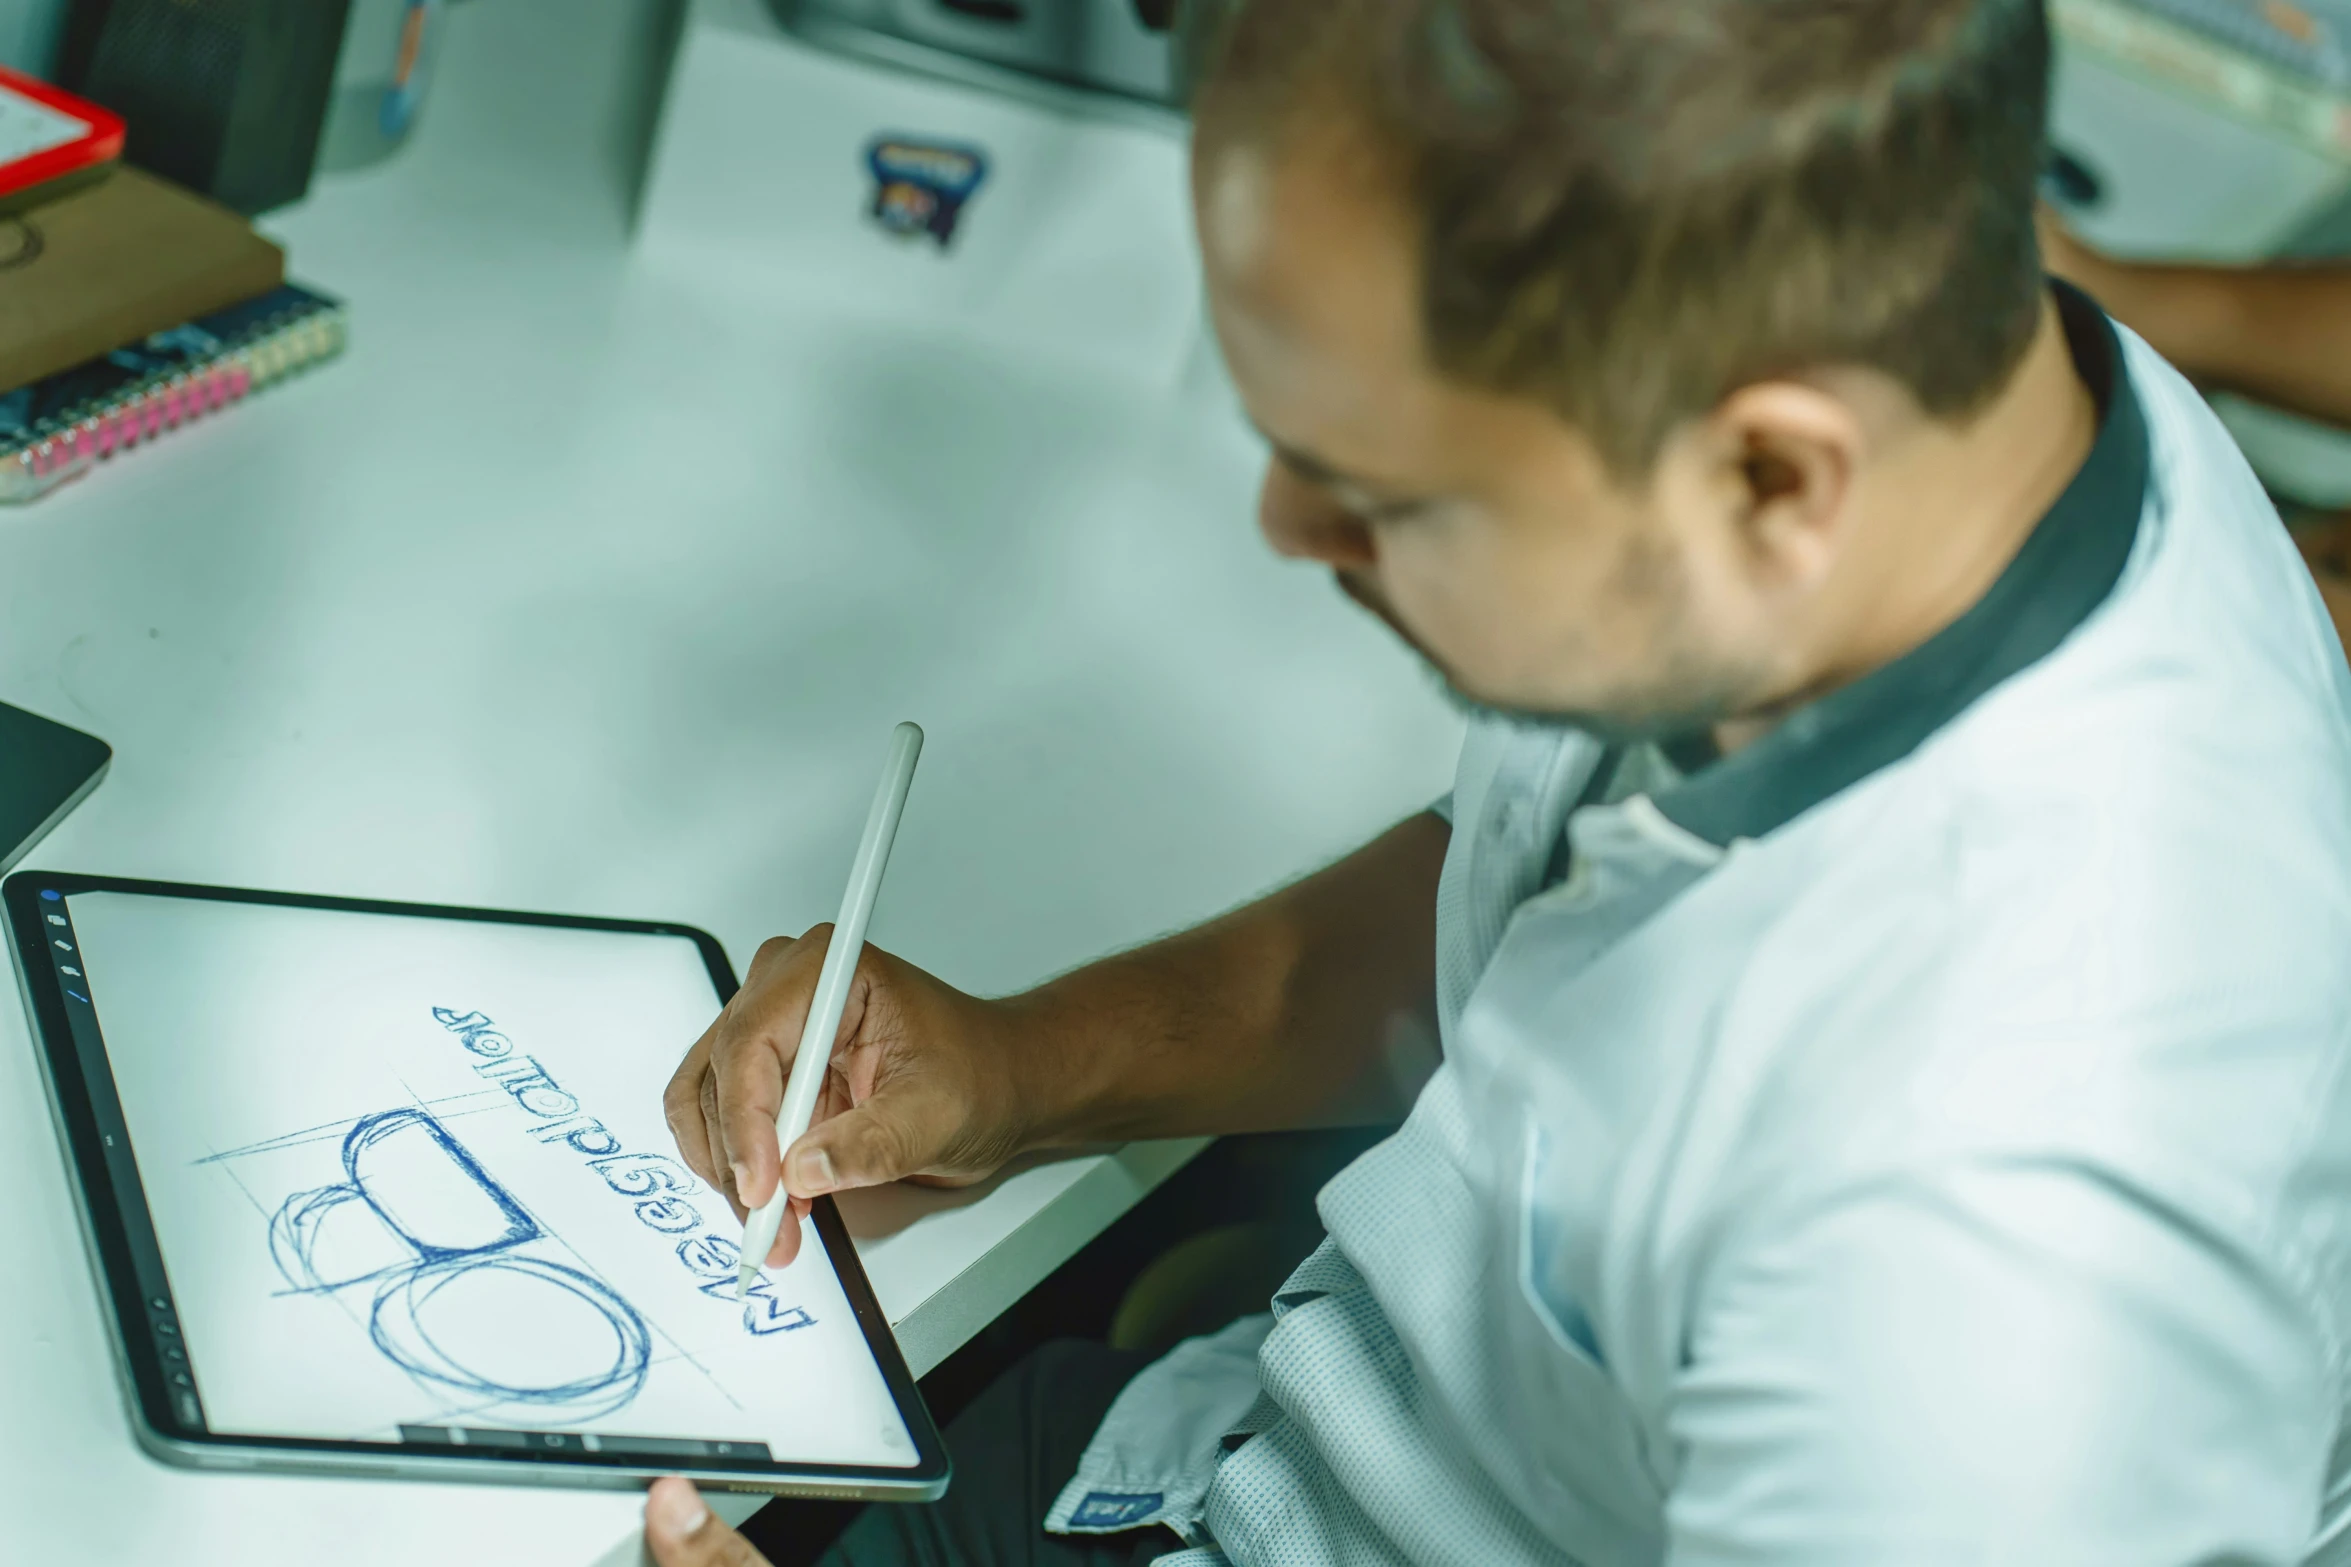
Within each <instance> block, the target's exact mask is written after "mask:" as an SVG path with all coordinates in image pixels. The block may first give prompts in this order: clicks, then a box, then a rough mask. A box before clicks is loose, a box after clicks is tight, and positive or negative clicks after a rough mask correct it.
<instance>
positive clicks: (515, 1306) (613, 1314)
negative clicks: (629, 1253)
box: [369, 1257, 653, 1414]
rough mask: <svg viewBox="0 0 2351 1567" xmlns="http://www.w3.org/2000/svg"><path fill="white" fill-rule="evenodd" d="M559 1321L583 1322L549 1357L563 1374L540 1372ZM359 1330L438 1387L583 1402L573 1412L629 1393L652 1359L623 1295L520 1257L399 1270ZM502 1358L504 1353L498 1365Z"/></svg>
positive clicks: (506, 1399)
mask: <svg viewBox="0 0 2351 1567" xmlns="http://www.w3.org/2000/svg"><path fill="white" fill-rule="evenodd" d="M567 1307H568V1308H570V1309H569V1310H568V1311H567V1310H566V1308H567ZM567 1318H568V1322H567V1321H566V1319H567ZM598 1319H601V1329H602V1330H601V1331H599V1330H598V1326H597V1323H598ZM565 1326H568V1327H569V1328H570V1329H572V1330H573V1331H574V1332H575V1333H578V1331H579V1330H581V1329H585V1330H586V1331H585V1333H584V1334H581V1335H580V1336H581V1337H582V1338H583V1342H582V1343H581V1344H580V1345H578V1346H576V1350H564V1351H558V1352H557V1353H556V1354H555V1355H554V1356H553V1357H552V1358H553V1359H554V1360H556V1361H558V1362H561V1363H562V1364H563V1373H562V1374H560V1375H555V1376H550V1375H549V1374H548V1372H547V1369H546V1367H547V1362H548V1361H549V1359H550V1356H549V1354H548V1349H547V1345H548V1336H549V1334H550V1332H551V1331H552V1330H554V1329H557V1328H561V1327H565ZM369 1332H370V1335H371V1336H372V1337H373V1338H374V1340H375V1345H376V1348H377V1349H378V1350H380V1351H382V1352H383V1354H384V1356H385V1357H386V1358H387V1359H389V1360H390V1361H392V1362H393V1364H395V1365H397V1366H400V1367H401V1368H402V1369H404V1370H406V1371H410V1372H413V1373H414V1374H415V1375H417V1376H420V1377H425V1378H428V1379H430V1380H431V1381H434V1382H438V1383H441V1384H442V1385H443V1386H445V1387H452V1388H456V1389H458V1390H459V1391H461V1392H464V1393H469V1394H476V1395H479V1396H482V1397H486V1398H490V1399H494V1400H497V1401H499V1402H501V1403H513V1404H533V1405H542V1406H545V1405H581V1406H589V1407H586V1408H583V1409H582V1410H580V1411H579V1412H580V1413H583V1414H598V1413H609V1412H610V1411H612V1410H614V1409H618V1408H620V1407H621V1406H622V1405H623V1404H626V1403H627V1402H628V1401H629V1400H630V1399H632V1398H634V1397H636V1395H637V1390H638V1389H639V1388H641V1387H642V1386H644V1383H645V1372H646V1367H647V1366H648V1365H649V1364H650V1363H651V1361H652V1358H653V1342H652V1338H651V1336H650V1335H648V1334H647V1333H646V1331H645V1324H644V1322H643V1321H642V1320H641V1319H640V1318H639V1317H638V1316H637V1313H636V1312H635V1310H634V1309H632V1308H631V1307H630V1305H629V1304H628V1302H627V1301H624V1300H622V1299H621V1298H620V1297H619V1296H618V1295H615V1294H614V1293H613V1292H612V1291H611V1290H610V1289H608V1288H607V1287H606V1286H605V1285H604V1283H603V1282H602V1281H601V1280H599V1279H595V1278H591V1277H589V1276H588V1275H587V1274H585V1273H581V1272H578V1271H576V1270H574V1269H571V1268H566V1267H563V1266H560V1265H559V1264H556V1263H552V1262H540V1261H538V1260H536V1259H534V1258H530V1257H460V1258H455V1259H451V1260H449V1261H444V1262H437V1263H428V1264H426V1265H424V1266H421V1267H417V1268H413V1269H410V1270H408V1271H406V1272H404V1273H401V1274H399V1275H398V1276H397V1277H395V1278H393V1279H392V1280H391V1282H389V1283H387V1284H386V1285H385V1286H384V1287H383V1289H382V1290H381V1291H380V1292H378V1294H377V1295H376V1303H375V1313H374V1318H373V1321H372V1323H371V1325H370V1328H369ZM503 1356H511V1357H513V1358H512V1359H511V1360H507V1361H506V1362H505V1363H503V1364H502V1363H501V1357H503ZM534 1368H535V1369H534Z"/></svg>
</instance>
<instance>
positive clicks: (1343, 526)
mask: <svg viewBox="0 0 2351 1567" xmlns="http://www.w3.org/2000/svg"><path fill="white" fill-rule="evenodd" d="M1257 526H1258V528H1259V529H1260V530H1261V531H1263V533H1264V534H1265V542H1266V543H1268V544H1270V545H1272V546H1273V548H1274V553H1275V554H1277V555H1286V556H1288V557H1289V558H1290V559H1292V560H1316V561H1321V562H1322V563H1323V564H1324V565H1326V566H1331V567H1334V568H1336V569H1339V570H1360V569H1362V568H1364V567H1367V566H1372V565H1376V564H1377V563H1378V561H1379V550H1378V548H1377V547H1376V546H1375V545H1374V544H1373V542H1372V537H1371V529H1370V528H1368V527H1366V526H1365V525H1364V523H1363V520H1362V519H1361V518H1360V517H1357V516H1356V515H1355V514H1354V513H1352V512H1350V511H1348V510H1347V508H1346V507H1344V506H1341V505H1340V504H1339V503H1338V502H1337V501H1335V500H1333V499H1331V497H1330V495H1329V494H1328V493H1327V492H1326V491H1324V490H1322V489H1320V488H1319V487H1317V486H1315V485H1312V484H1308V483H1307V482H1306V481H1305V480H1304V479H1301V478H1299V477H1298V476H1297V475H1296V474H1294V473H1292V472H1291V471H1290V470H1289V469H1288V468H1287V467H1285V466H1284V465H1283V464H1282V463H1281V462H1279V461H1278V460H1277V461H1275V462H1272V463H1269V464H1267V466H1266V470H1265V487H1264V488H1263V490H1261V491H1260V492H1259V494H1258V499H1257Z"/></svg>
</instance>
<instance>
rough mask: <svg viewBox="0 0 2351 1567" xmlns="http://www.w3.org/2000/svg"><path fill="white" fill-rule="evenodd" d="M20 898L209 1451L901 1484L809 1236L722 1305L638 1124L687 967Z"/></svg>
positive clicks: (862, 1348)
mask: <svg viewBox="0 0 2351 1567" xmlns="http://www.w3.org/2000/svg"><path fill="white" fill-rule="evenodd" d="M43 897H44V898H45V899H47V900H48V901H46V902H43V903H41V904H40V905H39V908H40V910H41V915H42V920H43V923H44V925H45V927H46V929H45V930H44V932H43V934H44V935H46V936H48V937H49V938H50V957H51V961H52V962H53V963H54V965H55V966H56V969H57V974H58V978H59V982H60V985H61V988H62V989H63V990H64V993H65V996H66V1008H67V1017H68V1019H69V1021H70V1022H71V1023H72V1025H73V1027H74V1030H75V1032H76V1034H77V1035H79V1034H80V1033H81V1030H82V1028H83V1018H81V1017H76V1016H75V1014H76V1013H77V1012H80V1011H81V1010H82V1009H84V1008H87V1009H88V1011H87V1013H86V1014H85V1015H86V1017H87V1018H88V1019H89V1020H90V1022H92V1023H93V1024H94V1025H95V1026H96V1028H97V1030H98V1031H99V1033H100V1034H102V1036H103V1044H104V1051H105V1056H106V1059H107V1061H108V1062H109V1063H110V1064H111V1068H112V1072H113V1076H114V1082H115V1087H116V1090H117V1092H118V1094H119V1097H120V1099H121V1104H122V1111H123V1119H124V1124H125V1126H126V1127H127V1129H128V1132H129V1137H130V1141H131V1144H132V1149H133V1152H134V1154H135V1158H136V1163H137V1167H138V1172H139V1177H140V1180H141V1183H142V1184H143V1186H144V1188H145V1192H146V1200H147V1206H148V1209H149V1213H150V1216H151V1219H152V1222H153V1227H154V1232H155V1236H156V1240H157V1243H158V1245H159V1248H160V1250H161V1253H162V1261H163V1267H164V1270H165V1272H166V1273H167V1274H168V1277H169V1280H170V1290H171V1296H172V1301H171V1304H172V1305H173V1306H174V1307H175V1308H176V1323H177V1328H178V1337H179V1339H180V1341H181V1343H183V1344H184V1349H180V1348H174V1347H167V1348H166V1350H165V1351H164V1353H165V1356H166V1359H167V1361H168V1362H170V1364H169V1365H168V1366H167V1372H168V1373H169V1375H168V1380H170V1381H172V1382H174V1383H175V1384H176V1385H177V1386H179V1387H180V1388H182V1389H185V1390H187V1391H189V1392H192V1393H193V1394H194V1396H195V1397H196V1398H197V1399H198V1400H200V1405H201V1412H202V1417H203V1423H204V1425H205V1426H206V1427H207V1428H209V1429H210V1430H211V1431H213V1432H219V1433H230V1434H235V1435H239V1436H253V1437H297V1438H314V1439H326V1440H330V1441H364V1442H381V1443H400V1444H404V1445H413V1446H420V1447H427V1448H436V1449H444V1450H445V1449H455V1448H466V1447H472V1448H485V1447H486V1448H496V1447H501V1446H505V1447H513V1446H518V1445H525V1444H527V1445H530V1446H532V1447H533V1448H535V1449H540V1450H545V1451H551V1452H561V1451H573V1452H588V1453H605V1454H613V1455H621V1454H628V1455H635V1456H638V1457H641V1458H643V1459H644V1460H646V1461H647V1462H649V1463H656V1464H658V1463H674V1464H675V1465H676V1466H677V1467H690V1466H691V1465H692V1462H693V1460H696V1459H700V1458H712V1459H725V1460H745V1459H749V1460H765V1461H771V1462H774V1463H779V1464H797V1463H805V1464H812V1465H856V1466H871V1467H881V1468H904V1467H909V1466H912V1465H914V1464H915V1463H916V1461H917V1458H916V1451H915V1446H914V1443H913V1441H912V1440H911V1438H910V1435H909V1432H908V1430H907V1427H906V1424H905V1422H904V1421H903V1420H902V1419H901V1418H900V1416H899V1413H898V1410H897V1406H896V1404H895V1403H894V1402H893V1400H892V1398H891V1395H890V1390H889V1386H888V1383H887V1381H886V1380H885V1378H884V1376H883V1373H882V1371H881V1369H880V1367H879V1365H878V1364H877V1362H876V1360H875V1358H874V1355H873V1352H872V1350H871V1349H870V1348H869V1347H868V1345H867V1343H866V1340H865V1337H864V1334H863V1331H862V1330H861V1328H860V1327H859V1325H858V1323H857V1320H856V1318H855V1316H854V1314H853V1312H852V1311H851V1309H850V1306H849V1302H848V1299H847V1297H846V1295H845V1293H844V1290H843V1287H842V1284H841V1281H840V1279H839V1278H838V1276H837V1275H836V1274H835V1272H834V1270H833V1267H832V1264H831V1262H830V1260H829V1258H828V1256H827V1253H826V1250H825V1247H824V1245H823V1244H822V1242H821V1241H820V1239H819V1238H818V1236H817V1234H816V1232H815V1229H814V1226H809V1227H808V1228H807V1229H806V1230H804V1232H803V1235H802V1245H801V1249H800V1253H799V1258H798V1260H797V1261H796V1262H794V1264H793V1265H792V1266H791V1267H790V1268H788V1269H783V1270H770V1271H769V1272H768V1273H766V1274H765V1275H763V1276H762V1278H761V1280H760V1282H759V1284H758V1285H757V1287H756V1288H755V1289H754V1290H753V1291H752V1293H751V1298H750V1300H749V1303H748V1304H747V1305H745V1304H741V1303H738V1302H737V1301H736V1300H735V1265H736V1260H737V1256H738V1248H737V1244H736V1243H737V1239H738V1237H739V1235H740V1228H739V1226H738V1225H737V1223H736V1221H735V1218H734V1215H733V1212H732V1210H731V1209H730V1208H729V1207H728V1205H727V1204H726V1202H725V1201H724V1199H723V1198H721V1197H720V1196H719V1195H718V1194H717V1193H715V1192H713V1191H712V1190H710V1189H709V1188H708V1187H707V1186H706V1185H704V1184H703V1183H702V1182H700V1181H698V1180H696V1179H695V1178H694V1177H693V1175H692V1174H691V1173H690V1172H689V1171H688V1170H687V1169H686V1167H685V1165H684V1164H683V1163H682V1162H681V1161H680V1160H679V1159H678V1158H677V1156H676V1150H675V1147H674V1145H673V1143H672V1141H671V1138H670V1134H669V1130H668V1128H667V1126H666V1124H665V1122H664V1120H663V1116H662V1109H661V1090H662V1087H663V1085H664V1084H665V1083H666V1082H667V1081H668V1078H669V1074H670V1072H671V1071H672V1070H673V1069H674V1067H675V1065H676V1062H677V1059H678V1057H679V1056H680V1055H681V1054H682V1053H683V1051H684V1050H685V1048H686V1047H687V1046H688V1045H690V1044H691V1043H692V1042H693V1041H694V1039H695V1038H696V1037H697V1036H698V1035H699V1034H700V1033H701V1031H702V1030H703V1028H704V1027H706V1026H707V1025H708V1023H709V1022H710V1019H711V1017H712V1016H713V1015H714V1014H715V1012H716V1011H717V1009H718V1006H719V1003H720V995H719V992H718V988H717V984H716V982H715V981H714V980H713V978H712V975H711V973H710V970H709V967H708V966H707V965H706V964H705V962H704V959H703V956H702V952H701V949H700V948H699V947H698V946H697V945H696V943H695V942H694V941H693V940H691V939H690V938H688V937H686V936H681V935H670V934H659V933H644V932H622V931H608V930H592V929H576V928H567V927H562V926H543V925H532V924H507V923H500V922H495V921H486V920H471V919H461V918H434V917H417V916H407V915H388V914H378V913H363V912H356V911H346V910H339V909H317V908H300V907H282V906H276V905H272V904H266V903H244V902H233V901H222V900H215V899H203V898H181V897H171V896H160V895H150V894H140V893H126V892H118V891H67V892H66V893H64V894H62V895H58V894H54V893H45V894H43ZM183 1357H184V1358H183Z"/></svg>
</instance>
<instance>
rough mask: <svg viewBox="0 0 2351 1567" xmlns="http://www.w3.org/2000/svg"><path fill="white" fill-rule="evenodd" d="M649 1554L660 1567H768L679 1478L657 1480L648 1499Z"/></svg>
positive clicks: (647, 1528) (671, 1477)
mask: <svg viewBox="0 0 2351 1567" xmlns="http://www.w3.org/2000/svg"><path fill="white" fill-rule="evenodd" d="M645 1554H646V1555H648V1556H650V1557H651V1558H652V1560H653V1561H654V1563H656V1564H657V1567H767V1558H766V1557H764V1556H762V1555H760V1554H759V1553H758V1552H757V1551H755V1550H753V1549H752V1548H751V1542H750V1541H749V1540H746V1539H744V1538H743V1537H742V1536H741V1535H739V1534H737V1533H736V1532H735V1531H734V1530H732V1529H730V1528H728V1527H727V1526H726V1525H725V1524H724V1523H722V1522H720V1521H719V1520H718V1519H717V1518H714V1517H712V1516H711V1513H710V1509H709V1508H707V1507H705V1506H703V1505H702V1498H700V1497H699V1496H696V1495H695V1494H694V1488H693V1486H691V1485H689V1484H688V1483H687V1482H685V1481H684V1480H681V1479H679V1478H678V1477H677V1476H675V1475H671V1476H669V1477H668V1478H666V1479H662V1480H656V1481H655V1482H654V1483H653V1492H652V1494H651V1495H650V1496H648V1497H646V1499H645Z"/></svg>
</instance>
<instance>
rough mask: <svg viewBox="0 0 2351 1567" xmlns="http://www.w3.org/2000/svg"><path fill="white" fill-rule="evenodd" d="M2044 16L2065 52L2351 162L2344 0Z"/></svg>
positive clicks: (2140, 0)
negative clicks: (2075, 50)
mask: <svg viewBox="0 0 2351 1567" xmlns="http://www.w3.org/2000/svg"><path fill="white" fill-rule="evenodd" d="M2049 10H2050V19H2051V21H2052V22H2053V23H2054V24H2055V26H2056V29H2057V31H2058V33H2059V35H2060V36H2061V37H2063V38H2065V39H2067V40H2068V41H2069V42H2071V43H2073V44H2076V45H2078V46H2081V47H2084V48H2087V49H2090V50H2092V51H2094V52H2096V53H2098V54H2100V55H2103V56H2105V57H2106V58H2108V59H2110V60H2113V61H2115V62H2117V63H2118V64H2121V65H2124V66H2125V67H2127V68H2129V69H2131V70H2132V71H2134V72H2135V73H2137V74H2138V75H2140V76H2142V77H2144V78H2145V79H2147V80H2149V81H2151V82H2153V83H2155V84H2157V85H2159V86H2162V87H2164V88H2166V89H2168V90H2170V91H2173V92H2175V93H2178V94H2181V95H2182V96H2185V97H2188V98H2192V99H2195V100H2197V101H2199V102H2201V103H2204V104H2206V105H2208V106H2210V107H2212V108H2214V109H2217V110H2219V111H2220V112H2222V113H2224V114H2228V115H2231V116H2233V117H2235V118H2238V119H2242V120H2246V121H2249V122H2251V123H2252V124H2254V125H2257V126H2259V127H2261V128H2262V129H2264V130H2267V131H2269V132H2270V133H2272V134H2273V135H2280V136H2282V137H2284V138H2285V139H2286V140H2287V141H2290V142H2293V143H2296V144H2299V145H2301V146H2303V147H2307V148H2308V149H2310V150H2311V151H2313V152H2317V153H2320V154H2322V155H2324V156H2328V157H2333V158H2338V159H2344V160H2351V0H2052V3H2051V5H2050V8H2049Z"/></svg>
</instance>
